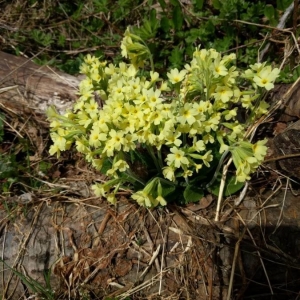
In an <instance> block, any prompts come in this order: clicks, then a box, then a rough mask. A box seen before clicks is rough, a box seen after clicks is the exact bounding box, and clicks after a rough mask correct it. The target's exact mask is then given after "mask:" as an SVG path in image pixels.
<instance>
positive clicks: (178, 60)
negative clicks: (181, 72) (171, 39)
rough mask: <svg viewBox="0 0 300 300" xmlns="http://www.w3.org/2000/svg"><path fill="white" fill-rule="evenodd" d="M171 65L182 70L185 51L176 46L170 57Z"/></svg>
mask: <svg viewBox="0 0 300 300" xmlns="http://www.w3.org/2000/svg"><path fill="white" fill-rule="evenodd" d="M170 63H171V64H172V67H173V68H178V69H179V68H181V66H182V64H183V50H181V49H179V47H178V46H176V47H175V48H174V49H173V50H172V52H171V56H170Z"/></svg>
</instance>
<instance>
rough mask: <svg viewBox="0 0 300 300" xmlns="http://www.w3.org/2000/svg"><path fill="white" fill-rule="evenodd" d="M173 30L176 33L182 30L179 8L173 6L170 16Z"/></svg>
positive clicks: (181, 16)
mask: <svg viewBox="0 0 300 300" xmlns="http://www.w3.org/2000/svg"><path fill="white" fill-rule="evenodd" d="M172 20H173V24H174V28H175V30H176V31H179V30H181V29H182V25H183V15H182V11H181V8H180V6H175V7H174V9H173V16H172Z"/></svg>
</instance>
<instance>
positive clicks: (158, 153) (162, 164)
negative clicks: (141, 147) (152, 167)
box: [157, 150, 164, 169]
mask: <svg viewBox="0 0 300 300" xmlns="http://www.w3.org/2000/svg"><path fill="white" fill-rule="evenodd" d="M157 156H158V163H159V166H160V168H161V169H162V168H163V167H164V163H163V159H162V156H161V150H157Z"/></svg>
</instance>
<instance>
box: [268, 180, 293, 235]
mask: <svg viewBox="0 0 300 300" xmlns="http://www.w3.org/2000/svg"><path fill="white" fill-rule="evenodd" d="M289 184H290V180H289V178H287V181H286V186H285V189H284V195H283V200H282V205H281V209H280V214H279V217H278V220H277V224H276V226H275V228H274V230H273V232H272V234H274V233H275V232H276V230H277V229H278V227H279V226H280V224H281V222H282V215H283V208H284V204H285V199H286V194H287V190H288V186H289Z"/></svg>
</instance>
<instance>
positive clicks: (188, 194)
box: [183, 185, 204, 204]
mask: <svg viewBox="0 0 300 300" xmlns="http://www.w3.org/2000/svg"><path fill="white" fill-rule="evenodd" d="M203 196H204V192H203V189H201V188H198V187H195V186H194V185H188V186H187V187H186V189H185V190H184V192H183V197H184V199H185V203H186V204H187V203H191V202H198V201H199V200H200V199H201V198H202V197H203Z"/></svg>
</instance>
